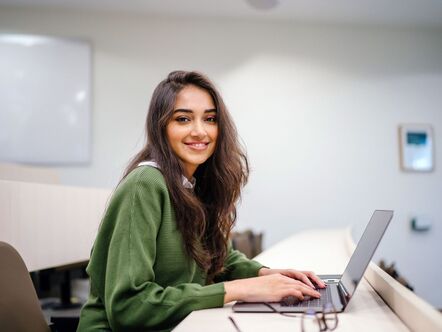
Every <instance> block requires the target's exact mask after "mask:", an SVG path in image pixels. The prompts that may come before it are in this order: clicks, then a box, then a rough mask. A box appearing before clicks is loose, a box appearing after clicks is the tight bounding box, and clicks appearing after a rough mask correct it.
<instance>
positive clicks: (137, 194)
mask: <svg viewBox="0 0 442 332" xmlns="http://www.w3.org/2000/svg"><path fill="white" fill-rule="evenodd" d="M189 227H191V225H190V226H189ZM183 248H184V246H183V239H182V236H181V233H180V232H179V231H178V229H177V225H176V222H175V213H174V209H173V206H172V204H171V200H170V197H169V191H168V190H167V186H166V183H165V180H164V178H163V176H162V174H161V172H160V171H159V170H158V169H156V168H153V167H150V166H141V167H138V168H137V169H135V170H134V171H132V172H131V173H130V174H129V175H128V176H127V177H126V179H125V180H124V181H123V182H122V183H121V184H120V185H119V186H118V188H117V189H116V191H115V193H114V194H113V196H112V199H111V200H110V202H109V205H108V207H107V210H106V213H105V215H104V218H103V221H102V224H101V226H100V229H99V232H98V236H97V238H96V240H95V243H94V248H93V251H92V254H91V259H90V263H89V265H88V267H87V273H88V274H89V276H90V280H91V290H90V295H89V299H88V301H87V303H86V304H85V305H84V307H83V309H82V311H81V315H80V324H79V326H78V331H92V330H95V331H96V330H101V331H102V330H112V331H163V330H164V331H169V330H171V329H172V328H173V327H175V326H176V325H177V324H178V323H179V322H180V321H181V320H182V319H183V318H185V317H186V316H187V315H188V314H189V313H190V312H192V311H193V310H198V309H205V308H211V307H222V306H223V303H224V294H225V291H224V284H223V282H222V281H225V280H232V279H239V278H248V277H255V276H256V275H257V273H258V270H259V269H260V268H261V267H262V265H261V264H259V263H258V262H255V261H251V260H248V259H247V258H246V257H245V256H244V255H243V254H241V253H239V252H238V251H236V250H232V248H231V247H230V246H229V251H228V257H227V258H226V261H225V270H226V272H225V273H224V274H223V275H222V276H220V277H219V278H218V280H219V281H220V282H219V283H215V284H211V285H206V274H205V273H204V272H203V271H202V270H201V269H200V268H199V267H198V265H197V264H196V262H195V261H194V260H193V259H191V258H189V257H188V256H187V255H186V253H185V251H184V250H183ZM218 280H217V281H218Z"/></svg>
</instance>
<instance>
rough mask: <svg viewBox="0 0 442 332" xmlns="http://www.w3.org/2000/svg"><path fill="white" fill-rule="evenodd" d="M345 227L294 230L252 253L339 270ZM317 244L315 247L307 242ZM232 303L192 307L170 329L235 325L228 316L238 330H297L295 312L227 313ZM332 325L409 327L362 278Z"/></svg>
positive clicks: (273, 263)
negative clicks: (293, 315)
mask: <svg viewBox="0 0 442 332" xmlns="http://www.w3.org/2000/svg"><path fill="white" fill-rule="evenodd" d="M347 237H348V231H347V230H317V231H305V232H301V233H299V234H296V235H294V236H292V237H290V238H288V239H286V240H284V241H282V242H280V243H278V244H277V245H275V246H273V247H272V248H270V249H268V250H266V251H265V252H263V253H262V254H260V255H259V256H258V257H257V258H256V259H257V260H258V261H259V262H261V263H263V264H264V265H267V266H270V267H272V268H288V267H291V268H296V269H298V270H313V271H315V272H316V273H318V274H340V273H342V272H343V271H344V269H345V266H346V264H347V262H348V259H349V257H350V250H349V249H348V247H347V244H346V242H347ZM313 243H315V244H317V246H316V248H315V249H307V245H308V247H309V248H310V247H312V246H311V244H313ZM231 306H232V304H228V305H226V306H224V308H217V309H207V310H200V311H194V312H192V313H191V314H190V315H189V316H188V317H187V318H186V319H185V320H184V321H182V322H181V324H179V325H178V326H177V327H176V328H175V329H174V332H190V331H192V332H198V331H210V332H217V331H220V332H221V331H222V332H228V331H236V330H235V328H234V327H233V325H232V323H231V322H230V320H229V319H228V316H232V317H233V318H234V319H235V321H236V322H237V324H238V326H239V327H240V329H241V331H242V332H248V331H252V332H258V331H263V332H264V331H291V332H293V331H300V330H301V329H300V315H298V317H296V318H293V317H285V316H282V315H279V314H273V313H266V314H250V313H233V312H232V308H231ZM336 331H357V332H363V331H367V332H368V331H370V332H372V331H389V332H390V331H409V329H408V328H407V327H406V325H405V324H404V323H403V322H402V321H401V320H400V319H399V318H398V316H396V314H395V313H394V312H393V311H392V310H391V309H390V308H389V307H388V306H387V304H385V303H384V301H383V300H382V299H381V298H380V297H379V295H378V294H377V293H376V292H375V291H374V290H373V288H372V287H371V286H370V285H369V284H368V282H367V281H366V280H365V279H363V280H362V281H361V284H360V285H359V287H358V289H357V291H356V292H355V295H354V297H353V298H352V300H351V302H350V304H349V305H348V307H347V308H346V310H345V312H344V313H341V314H339V325H338V328H337V329H336Z"/></svg>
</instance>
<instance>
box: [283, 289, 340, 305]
mask: <svg viewBox="0 0 442 332" xmlns="http://www.w3.org/2000/svg"><path fill="white" fill-rule="evenodd" d="M330 288H331V287H330V285H328V286H327V287H326V288H319V289H317V291H318V292H319V294H321V297H320V298H319V299H316V298H312V297H310V296H304V300H303V301H300V302H298V303H292V304H290V303H287V302H285V301H282V302H281V305H282V306H284V307H299V308H313V307H322V306H323V305H324V304H326V303H331V302H332V297H331V291H330Z"/></svg>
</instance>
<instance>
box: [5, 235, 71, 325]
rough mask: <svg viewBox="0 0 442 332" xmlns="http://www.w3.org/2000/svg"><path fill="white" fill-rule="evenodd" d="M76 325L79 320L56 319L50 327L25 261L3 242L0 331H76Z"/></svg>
mask: <svg viewBox="0 0 442 332" xmlns="http://www.w3.org/2000/svg"><path fill="white" fill-rule="evenodd" d="M54 323H55V324H54ZM77 324H78V318H72V317H66V318H64V317H57V318H55V321H53V323H51V324H50V325H48V324H47V322H46V320H45V317H44V315H43V312H42V310H41V307H40V302H39V300H38V297H37V293H36V292H35V288H34V285H33V284H32V280H31V277H30V275H29V271H28V269H27V268H26V265H25V263H24V262H23V259H22V258H21V256H20V254H19V253H18V252H17V250H15V249H14V248H13V247H12V246H11V245H9V244H7V243H5V242H1V241H0V331H2V332H3V331H5V332H50V331H56V332H63V331H72V330H73V331H74V330H75V329H76V326H77Z"/></svg>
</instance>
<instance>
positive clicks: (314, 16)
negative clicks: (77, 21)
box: [0, 0, 442, 27]
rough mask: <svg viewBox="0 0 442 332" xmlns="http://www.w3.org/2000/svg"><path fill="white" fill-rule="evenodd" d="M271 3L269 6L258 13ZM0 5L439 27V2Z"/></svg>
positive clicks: (183, 0) (34, 1)
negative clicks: (272, 6)
mask: <svg viewBox="0 0 442 332" xmlns="http://www.w3.org/2000/svg"><path fill="white" fill-rule="evenodd" d="M275 3H276V4H277V6H276V7H274V8H271V9H259V7H270V6H271V5H272V4H275ZM253 4H254V6H253ZM0 5H8V6H24V7H31V8H32V7H43V8H44V7H55V8H61V9H78V10H86V11H114V12H128V13H142V14H146V15H151V16H173V17H205V18H209V19H210V18H243V19H261V20H296V21H302V22H314V23H321V22H323V23H352V24H369V25H393V26H395V25H400V26H404V25H405V26H406V25H413V26H416V25H417V26H438V27H442V0H328V1H327V0H0Z"/></svg>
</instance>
